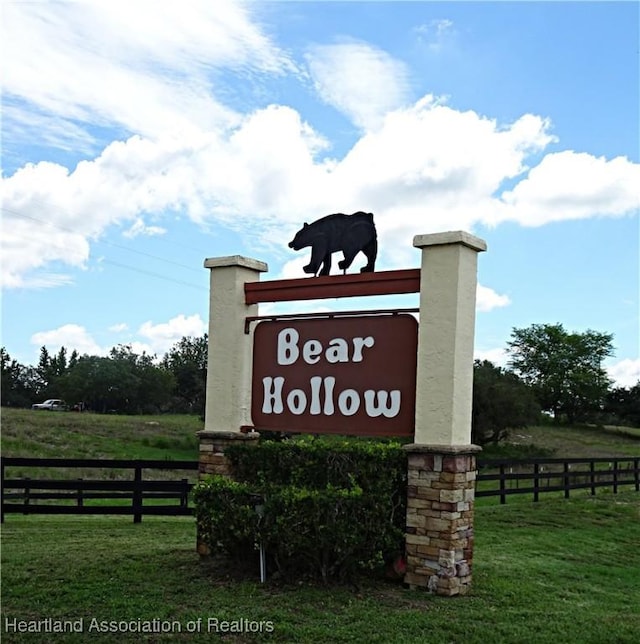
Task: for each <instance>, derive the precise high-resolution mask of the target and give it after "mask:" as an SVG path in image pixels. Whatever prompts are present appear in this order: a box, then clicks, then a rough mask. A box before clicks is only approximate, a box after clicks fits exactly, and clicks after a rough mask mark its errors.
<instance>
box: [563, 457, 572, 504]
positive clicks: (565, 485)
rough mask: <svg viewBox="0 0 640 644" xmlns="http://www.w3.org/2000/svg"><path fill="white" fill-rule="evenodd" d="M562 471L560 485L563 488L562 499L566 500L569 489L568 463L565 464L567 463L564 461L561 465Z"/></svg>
mask: <svg viewBox="0 0 640 644" xmlns="http://www.w3.org/2000/svg"><path fill="white" fill-rule="evenodd" d="M562 470H563V476H562V483H563V488H564V498H565V499H568V498H569V490H570V487H569V463H567V461H565V462H564V463H563V464H562Z"/></svg>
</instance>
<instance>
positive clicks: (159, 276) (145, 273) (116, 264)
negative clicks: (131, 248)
mask: <svg viewBox="0 0 640 644" xmlns="http://www.w3.org/2000/svg"><path fill="white" fill-rule="evenodd" d="M101 262H103V263H105V264H111V265H112V266H118V267H119V268H126V269H127V270H130V271H135V272H136V273H142V274H143V275H150V276H151V277H157V278H158V279H162V280H165V281H166V282H174V283H175V284H181V285H182V286H189V287H191V288H195V289H197V290H198V291H205V292H208V289H206V288H204V287H203V286H198V285H197V284H190V283H189V282H183V281H182V280H177V279H174V278H173V277H167V276H166V275H160V273H154V272H152V271H146V270H144V269H143V268H137V267H136V266H129V265H128V264H121V263H119V262H114V261H113V260H110V259H105V258H103V259H102V260H101Z"/></svg>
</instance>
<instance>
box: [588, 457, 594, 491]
mask: <svg viewBox="0 0 640 644" xmlns="http://www.w3.org/2000/svg"><path fill="white" fill-rule="evenodd" d="M595 471H596V464H595V462H594V461H589V483H591V496H595V495H596V477H595Z"/></svg>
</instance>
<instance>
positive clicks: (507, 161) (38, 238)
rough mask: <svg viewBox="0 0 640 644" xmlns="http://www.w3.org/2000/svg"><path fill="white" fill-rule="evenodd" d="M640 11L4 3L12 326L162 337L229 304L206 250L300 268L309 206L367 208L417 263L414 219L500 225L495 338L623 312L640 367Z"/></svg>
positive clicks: (12, 339) (627, 344) (139, 346)
mask: <svg viewBox="0 0 640 644" xmlns="http://www.w3.org/2000/svg"><path fill="white" fill-rule="evenodd" d="M638 25H639V5H638V4H637V3H635V2H603V3H596V2H588V3H587V2H570V3H564V2H533V3H523V2H492V3H483V2H470V3H467V2H446V3H436V2H374V3H368V2H348V3H342V2H257V3H238V2H223V1H219V0H218V1H216V2H215V3H212V2H207V1H203V2H197V1H194V2H189V3H175V2H142V1H141V2H136V3H98V2H88V3H71V2H61V3H17V2H13V3H3V4H2V31H3V33H2V42H3V52H2V59H3V92H2V184H3V185H2V236H1V251H2V344H3V345H4V346H5V347H6V348H7V350H8V351H9V353H10V354H11V356H12V357H14V358H16V359H18V360H19V361H21V362H23V363H27V364H33V363H35V362H36V361H37V356H38V352H39V348H40V346H42V345H46V346H47V347H48V348H49V349H50V350H51V351H56V350H57V349H58V348H59V347H60V346H62V345H64V346H66V347H67V348H68V349H72V348H76V349H77V350H78V351H79V352H80V353H90V354H104V353H106V352H107V351H108V350H109V349H110V348H111V347H113V346H115V345H117V344H125V343H126V344H131V345H132V346H133V348H134V349H135V350H137V351H140V352H141V351H147V352H148V353H152V354H156V355H158V356H161V355H163V354H164V352H166V351H167V350H168V349H169V348H170V347H171V346H172V344H173V343H174V342H176V341H177V340H179V339H180V338H181V337H182V336H184V335H200V334H202V333H203V332H205V330H206V328H207V315H208V275H207V271H206V270H205V269H204V268H203V260H204V259H205V258H206V257H218V256H226V255H236V254H240V255H245V256H248V257H253V258H256V259H260V260H262V261H265V262H267V263H268V265H269V272H268V273H267V274H266V275H265V276H264V279H277V278H281V277H298V276H299V277H303V273H302V268H301V267H302V266H303V265H304V264H305V263H306V261H307V255H308V253H307V251H300V252H298V253H296V252H294V251H292V250H290V249H289V248H287V242H288V241H289V240H290V239H291V238H292V237H293V234H294V233H295V231H296V230H297V229H298V228H299V227H300V225H301V224H302V222H304V221H312V220H314V219H317V218H319V217H322V216H324V215H326V214H329V213H332V212H346V213H350V212H354V211H356V210H365V211H370V212H373V213H374V214H375V220H376V225H377V228H378V235H379V246H380V252H379V258H378V264H377V268H378V269H381V270H384V269H395V268H413V267H417V266H418V265H419V261H420V258H419V252H418V251H417V250H416V249H414V248H413V247H412V239H413V236H414V235H416V234H423V233H430V232H440V231H444V230H467V231H469V232H471V233H473V234H475V235H478V236H480V237H482V238H483V239H485V240H486V241H487V244H488V252H487V253H483V254H481V255H480V258H479V284H480V286H479V290H478V304H477V327H476V356H477V357H480V358H489V359H491V360H493V361H494V362H496V363H498V364H504V363H505V360H506V358H505V354H504V349H505V344H506V342H507V340H508V339H509V336H510V333H511V329H512V328H513V327H525V326H529V325H531V324H534V323H547V322H548V323H557V322H560V323H562V324H564V326H565V328H567V329H568V330H573V331H583V330H586V329H595V330H598V331H602V332H608V333H613V334H614V345H615V349H616V355H615V356H614V357H612V358H611V359H609V360H608V361H607V367H608V369H609V373H610V375H611V377H612V378H613V379H614V380H615V381H616V382H618V383H619V384H623V385H627V386H628V385H632V384H634V383H635V382H636V381H637V380H638V379H639V378H640V359H639V351H638V335H639V334H638V329H639V319H638V317H639V316H638V309H639V302H638V293H639V259H638V250H639V246H640V232H639V225H638V224H639V206H640V188H639V186H640V158H639V157H640V154H639V138H640V137H639V115H640V110H639V105H638V100H639V96H640V92H639V78H640V74H639V66H638V65H639V63H638V60H639V56H638V50H639V35H638V28H639V27H638ZM361 259H364V258H363V257H362V256H361V257H360V258H357V259H356V262H354V270H358V268H359V266H360V264H361ZM416 303H417V298H416V297H415V296H403V297H398V298H384V299H380V300H377V301H374V300H364V301H341V302H336V301H328V302H324V301H323V302H316V303H297V304H296V303H294V304H288V305H286V306H285V305H284V304H281V305H267V306H264V307H262V308H261V312H262V313H266V312H269V313H272V312H285V311H288V312H291V311H313V310H323V311H324V310H327V309H341V308H342V309H344V308H364V307H367V308H368V307H384V308H388V307H392V306H414V305H416Z"/></svg>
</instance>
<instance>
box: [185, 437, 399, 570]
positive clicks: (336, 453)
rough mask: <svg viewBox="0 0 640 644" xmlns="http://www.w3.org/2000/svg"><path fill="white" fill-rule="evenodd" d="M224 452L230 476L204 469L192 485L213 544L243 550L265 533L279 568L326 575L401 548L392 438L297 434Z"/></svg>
mask: <svg viewBox="0 0 640 644" xmlns="http://www.w3.org/2000/svg"><path fill="white" fill-rule="evenodd" d="M226 454H227V457H228V458H229V460H230V462H231V464H232V466H233V471H234V477H235V480H234V481H230V480H229V479H225V478H224V477H210V478H209V479H206V480H204V481H202V482H200V483H199V484H198V485H197V486H196V487H195V489H194V499H195V504H196V516H197V518H198V526H199V530H200V534H201V537H202V538H204V539H205V540H207V541H208V545H209V547H210V548H211V549H212V551H216V550H218V551H219V550H222V551H223V552H225V553H226V554H227V555H228V556H230V557H246V556H247V555H248V553H249V551H250V550H251V549H254V548H256V547H257V545H258V544H259V543H262V544H263V545H264V546H265V548H266V551H267V554H268V557H269V563H270V566H271V567H272V568H274V569H276V570H277V571H278V572H280V573H281V574H282V575H283V576H284V577H285V578H292V577H295V576H297V577H300V576H312V577H316V578H320V579H323V580H325V581H327V580H330V579H336V580H344V579H347V578H353V576H354V575H355V574H356V573H357V572H359V571H363V570H367V569H369V570H370V569H372V568H375V567H377V566H378V565H380V564H382V563H383V561H385V560H389V559H392V558H394V557H396V556H397V555H399V554H401V553H402V552H403V549H404V524H405V513H406V456H405V453H404V451H403V450H402V448H401V446H400V445H399V444H398V443H393V442H383V441H363V440H337V439H333V440H332V439H325V438H311V437H304V438H302V439H299V440H293V441H291V440H290V441H283V442H274V441H268V442H265V443H261V444H260V445H258V446H257V447H251V448H247V447H246V446H244V445H233V446H230V447H229V449H228V450H227V452H226ZM256 495H259V496H256ZM258 498H261V499H262V502H259V501H258ZM258 504H260V505H261V506H262V508H261V516H259V515H258V513H257V512H256V506H257V505H258Z"/></svg>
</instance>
